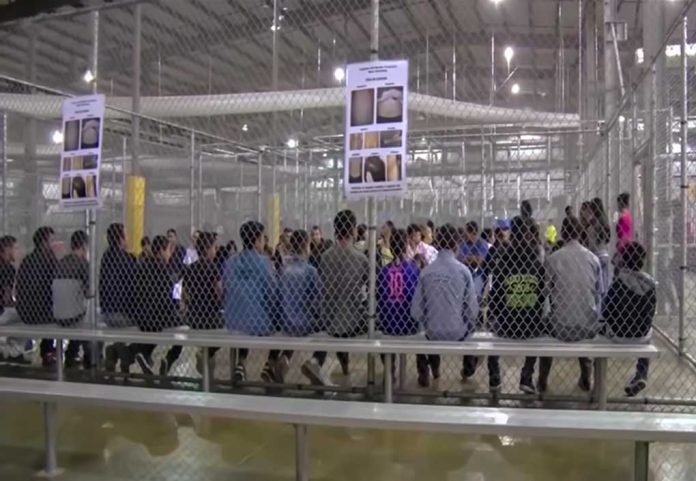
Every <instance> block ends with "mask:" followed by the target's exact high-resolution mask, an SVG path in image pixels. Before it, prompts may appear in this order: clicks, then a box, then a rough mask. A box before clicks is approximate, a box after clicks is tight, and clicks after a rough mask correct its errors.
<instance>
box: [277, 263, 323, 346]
mask: <svg viewBox="0 0 696 481" xmlns="http://www.w3.org/2000/svg"><path fill="white" fill-rule="evenodd" d="M320 306H321V281H320V280H319V273H318V272H317V269H316V268H315V267H313V266H312V265H310V263H309V262H308V261H307V260H306V259H303V258H301V257H296V256H292V257H290V258H289V259H288V260H287V261H286V263H285V265H284V266H283V269H282V272H281V274H280V277H279V278H278V327H279V328H280V330H281V331H283V332H285V333H286V334H288V335H291V336H306V335H308V334H311V333H313V332H314V331H315V330H316V329H317V328H318V324H319V314H320Z"/></svg>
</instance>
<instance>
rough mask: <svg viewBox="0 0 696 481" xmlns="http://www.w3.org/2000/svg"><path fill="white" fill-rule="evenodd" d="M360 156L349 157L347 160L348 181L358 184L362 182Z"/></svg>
mask: <svg viewBox="0 0 696 481" xmlns="http://www.w3.org/2000/svg"><path fill="white" fill-rule="evenodd" d="M362 160H363V159H362V157H351V158H350V161H349V170H348V172H349V174H350V176H349V177H348V182H349V183H351V184H359V183H361V182H362Z"/></svg>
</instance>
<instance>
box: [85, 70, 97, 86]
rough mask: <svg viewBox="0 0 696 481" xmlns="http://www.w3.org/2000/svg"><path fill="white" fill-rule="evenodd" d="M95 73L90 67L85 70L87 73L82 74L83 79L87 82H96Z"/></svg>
mask: <svg viewBox="0 0 696 481" xmlns="http://www.w3.org/2000/svg"><path fill="white" fill-rule="evenodd" d="M94 78H95V77H94V74H93V73H92V71H91V70H90V69H87V70H85V74H84V75H83V76H82V80H84V81H85V83H88V84H91V83H92V82H94Z"/></svg>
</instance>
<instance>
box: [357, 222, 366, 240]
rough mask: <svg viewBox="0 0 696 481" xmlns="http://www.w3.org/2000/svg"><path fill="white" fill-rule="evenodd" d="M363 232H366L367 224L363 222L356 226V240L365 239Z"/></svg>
mask: <svg viewBox="0 0 696 481" xmlns="http://www.w3.org/2000/svg"><path fill="white" fill-rule="evenodd" d="M365 234H367V226H366V225H365V224H360V225H359V226H358V240H359V241H361V240H365Z"/></svg>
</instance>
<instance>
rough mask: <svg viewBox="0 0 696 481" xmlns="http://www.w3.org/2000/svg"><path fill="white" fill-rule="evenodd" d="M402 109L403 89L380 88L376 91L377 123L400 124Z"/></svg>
mask: <svg viewBox="0 0 696 481" xmlns="http://www.w3.org/2000/svg"><path fill="white" fill-rule="evenodd" d="M403 109H404V88H403V87H382V88H380V89H377V123H378V124H387V123H394V122H401V121H402V120H403V115H404V114H403Z"/></svg>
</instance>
